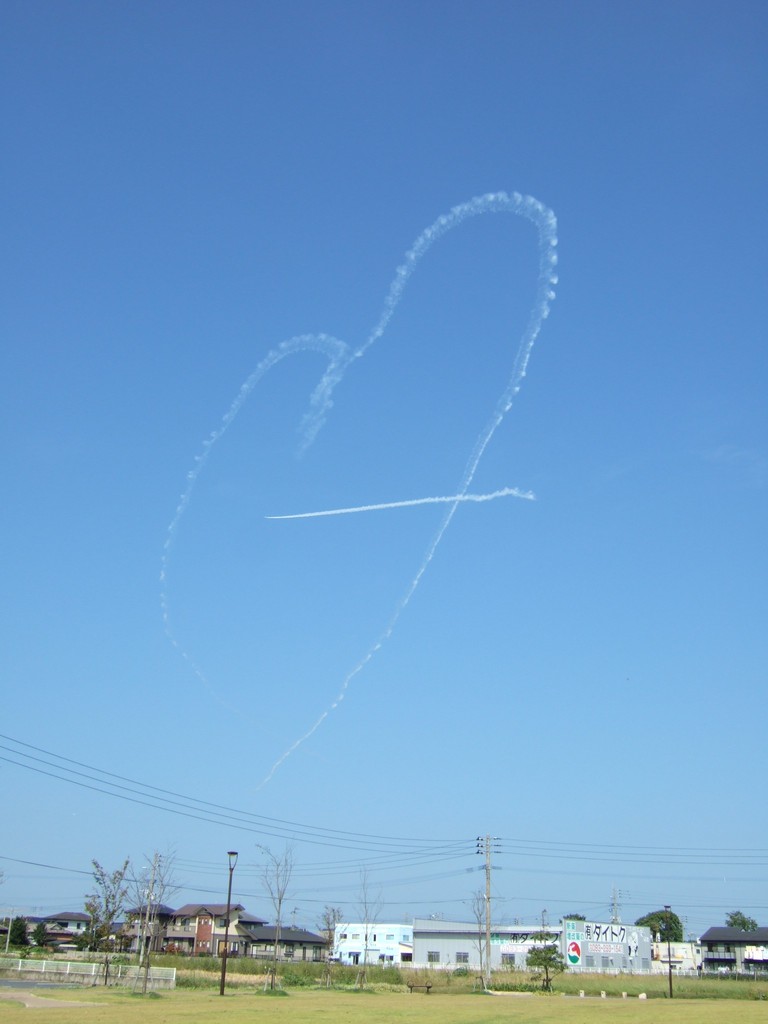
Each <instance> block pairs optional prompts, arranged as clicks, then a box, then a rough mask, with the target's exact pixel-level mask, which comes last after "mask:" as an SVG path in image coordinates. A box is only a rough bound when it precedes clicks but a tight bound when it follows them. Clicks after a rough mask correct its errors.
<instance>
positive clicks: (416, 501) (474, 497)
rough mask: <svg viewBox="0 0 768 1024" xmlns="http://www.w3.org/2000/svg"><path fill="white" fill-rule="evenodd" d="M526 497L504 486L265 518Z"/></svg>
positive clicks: (531, 498) (527, 493)
mask: <svg viewBox="0 0 768 1024" xmlns="http://www.w3.org/2000/svg"><path fill="white" fill-rule="evenodd" d="M509 497H512V498H525V499H526V500H527V501H535V495H534V494H533V492H532V491H521V490H519V489H518V488H517V487H503V488H502V489H501V490H500V491H493V492H492V493H491V494H451V495H450V496H448V497H441V498H410V499H409V500H408V501H385V502H382V503H381V504H379V505H356V506H355V507H354V508H329V509H326V510H325V511H323V512H294V513H293V514H292V515H287V516H264V518H265V519H318V518H319V517H320V516H346V515H349V514H350V513H352V512H382V511H384V509H390V508H413V506H414V505H450V504H451V503H452V502H454V501H478V502H482V501H493V500H494V499H495V498H509Z"/></svg>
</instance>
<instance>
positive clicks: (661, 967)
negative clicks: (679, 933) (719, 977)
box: [651, 939, 701, 974]
mask: <svg viewBox="0 0 768 1024" xmlns="http://www.w3.org/2000/svg"><path fill="white" fill-rule="evenodd" d="M651 945H652V947H653V949H652V953H651V956H652V961H651V966H652V968H653V970H654V971H655V972H656V973H661V974H668V973H669V966H670V963H671V964H672V971H673V972H675V973H677V974H684V973H686V971H687V972H689V973H690V972H692V971H697V970H698V969H699V967H700V966H701V943H700V942H669V943H667V942H666V941H665V940H661V939H658V940H654V941H653V942H652V943H651Z"/></svg>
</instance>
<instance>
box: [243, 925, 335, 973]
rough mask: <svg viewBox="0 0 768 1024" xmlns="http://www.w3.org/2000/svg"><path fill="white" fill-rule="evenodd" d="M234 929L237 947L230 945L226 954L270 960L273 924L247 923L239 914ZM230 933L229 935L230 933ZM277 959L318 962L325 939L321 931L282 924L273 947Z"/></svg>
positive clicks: (273, 934) (273, 931) (322, 951)
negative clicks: (238, 919) (276, 942)
mask: <svg viewBox="0 0 768 1024" xmlns="http://www.w3.org/2000/svg"><path fill="white" fill-rule="evenodd" d="M239 925H240V927H238V930H237V936H236V941H237V942H239V943H240V945H239V946H238V948H236V949H232V948H230V954H229V955H240V956H250V957H255V958H256V959H257V960H272V959H274V957H275V940H276V938H277V928H276V927H275V925H266V924H264V923H263V922H261V921H260V922H258V923H257V924H254V925H251V926H249V925H248V924H247V922H245V921H243V919H242V918H241V920H240V922H239ZM230 937H231V936H230ZM277 959H278V960H292V961H297V960H301V961H308V960H309V961H312V962H313V963H319V962H320V961H322V960H324V959H325V939H324V938H323V936H322V935H316V934H315V933H314V932H308V931H305V930H304V929H303V928H293V927H288V926H287V925H283V926H282V928H281V929H280V941H279V943H278V951H277Z"/></svg>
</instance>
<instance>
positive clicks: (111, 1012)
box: [0, 988, 768, 1024]
mask: <svg viewBox="0 0 768 1024" xmlns="http://www.w3.org/2000/svg"><path fill="white" fill-rule="evenodd" d="M6 991H7V990H6ZM36 994H37V995H38V996H45V997H49V998H51V999H56V1000H66V1001H67V1002H72V1003H78V1002H84V1003H87V1004H88V1005H87V1006H75V1005H73V1006H72V1007H71V1008H69V1007H58V1006H57V1007H53V1006H52V1007H46V1008H42V1007H40V1008H38V1007H33V1008H26V1007H24V1006H22V1005H21V1004H20V1003H16V1002H11V1001H7V1000H5V999H2V1000H0V1024H6V1022H8V1024H11V1022H13V1024H16V1022H19V1024H21V1022H24V1024H176V1022H179V1024H212V1022H216V1024H218V1022H219V1021H222V1022H225V1024H246V1022H247V1024H283V1022H285V1024H326V1022H327V1024H358V1022H359V1024H400V1022H402V1024H497V1022H498V1024H516V1022H519V1024H554V1022H555V1021H556V1022H558V1024H582V1022H583V1024H603V1022H604V1024H613V1022H617V1024H636V1022H639V1021H642V1022H644V1024H647V1022H654V1024H656V1022H659V1024H667V1022H668V1024H710V1022H711V1024H729V1022H731V1021H733V1022H734V1024H752V1022H753V1021H754V1022H758V1021H759V1022H760V1024H765V1021H766V1019H768V1013H767V1012H766V1004H765V1002H761V1001H753V1000H744V999H741V1000H730V999H716V1000H712V1001H709V1000H703V999H698V1000H688V999H674V1000H672V1001H670V1000H668V999H649V1000H639V999H636V998H635V999H626V1000H624V999H621V998H618V999H617V998H611V999H600V998H589V999H580V998H578V996H575V997H574V996H563V995H559V994H555V995H552V996H541V995H528V996H526V995H499V996H490V995H480V994H477V995H469V994H467V995H451V994H443V993H438V994H436V995H435V994H431V995H428V996H427V995H424V994H422V993H414V994H413V995H410V994H407V993H400V992H371V991H365V992H338V991H325V990H312V989H296V990H292V991H290V992H289V993H288V994H286V995H284V996H270V995H265V994H263V993H260V992H258V991H257V990H254V989H250V990H247V989H233V990H231V991H227V993H226V995H225V996H224V997H221V996H219V995H218V993H217V992H215V991H211V990H183V989H179V990H176V991H174V992H166V993H162V994H158V995H157V996H154V997H142V996H138V995H133V994H132V993H130V992H129V991H126V990H125V989H104V988H89V989H68V990H66V991H54V990H51V989H37V990H36Z"/></svg>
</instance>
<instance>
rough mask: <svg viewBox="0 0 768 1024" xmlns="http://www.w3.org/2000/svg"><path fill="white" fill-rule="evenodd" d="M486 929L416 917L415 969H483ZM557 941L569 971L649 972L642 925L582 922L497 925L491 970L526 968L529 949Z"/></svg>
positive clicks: (646, 933)
mask: <svg viewBox="0 0 768 1024" xmlns="http://www.w3.org/2000/svg"><path fill="white" fill-rule="evenodd" d="M485 941H486V940H485V930H484V929H480V928H478V925H477V923H473V924H469V923H467V922H465V921H439V920H433V919H432V918H429V919H422V918H417V919H416V920H415V921H414V922H413V965H414V967H431V968H434V969H437V970H440V969H443V970H456V968H460V967H464V968H467V969H469V970H474V971H480V970H481V965H483V964H484V963H485ZM543 941H545V942H549V943H555V944H556V945H557V946H558V948H559V949H560V952H561V953H562V955H563V959H564V960H565V963H566V965H567V967H568V968H569V970H572V971H584V972H589V971H595V972H603V973H621V972H626V973H637V974H643V973H646V974H647V973H650V971H651V932H650V929H649V928H643V927H641V926H638V925H624V924H621V923H620V922H619V923H616V922H611V923H604V922H602V921H580V920H576V919H571V918H566V919H565V920H564V921H563V923H562V924H558V925H551V926H548V927H547V929H546V939H543V938H542V931H541V928H539V927H532V928H530V927H524V926H521V925H497V924H494V925H493V927H492V930H491V964H490V966H491V970H494V971H495V970H499V969H501V968H508V969H511V970H524V969H525V967H526V964H527V960H528V954H529V953H530V951H531V950H532V949H533V948H535V947H536V946H538V945H541V944H542V942H543Z"/></svg>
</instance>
